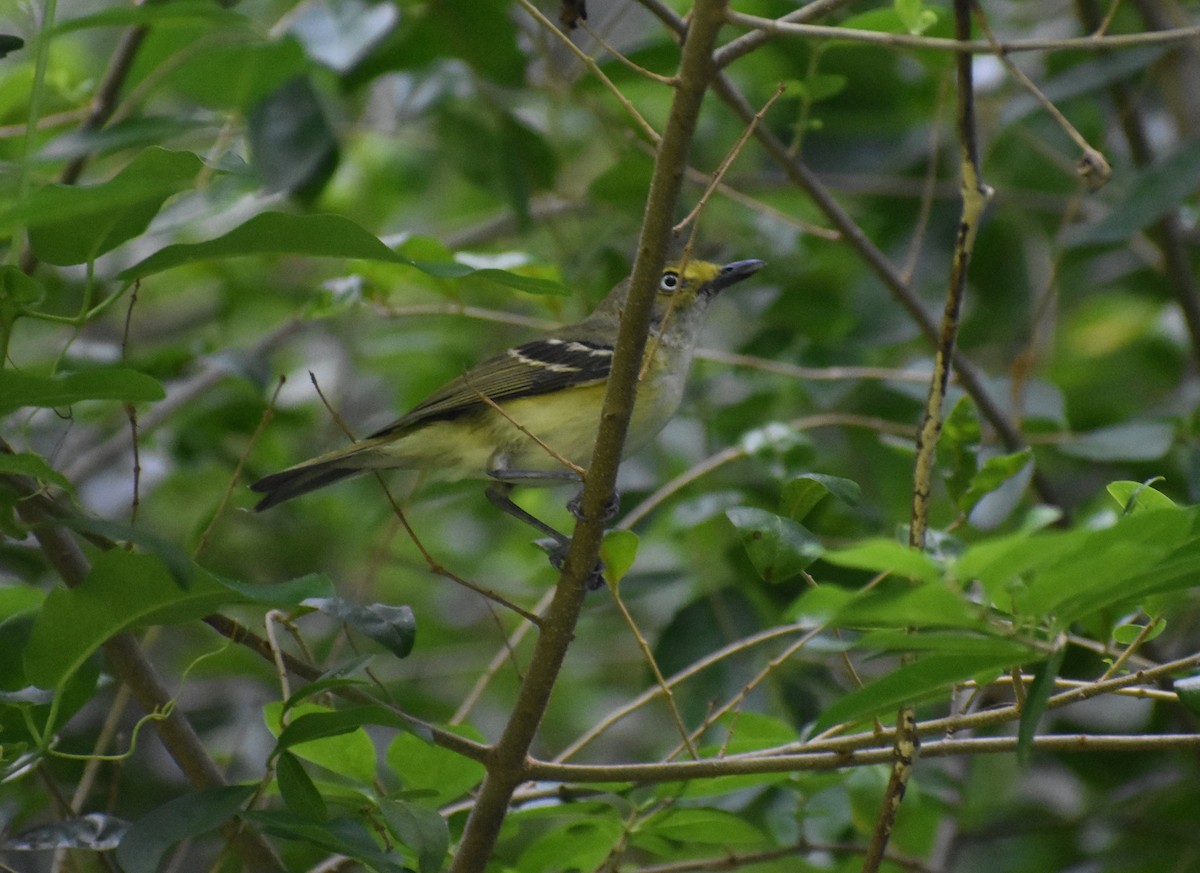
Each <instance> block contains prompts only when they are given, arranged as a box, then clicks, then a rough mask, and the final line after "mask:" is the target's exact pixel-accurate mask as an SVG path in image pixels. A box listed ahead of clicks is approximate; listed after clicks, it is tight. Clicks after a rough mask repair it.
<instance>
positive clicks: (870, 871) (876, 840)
mask: <svg viewBox="0 0 1200 873" xmlns="http://www.w3.org/2000/svg"><path fill="white" fill-rule="evenodd" d="M954 35H955V38H956V39H958V40H959V41H961V42H966V41H967V40H969V39H970V38H971V0H954ZM971 65H972V56H971V53H970V52H968V51H960V52H959V53H958V54H957V56H956V59H955V72H956V76H957V81H958V101H957V112H956V114H955V115H956V123H957V130H958V143H959V151H960V155H959V163H960V182H959V184H960V188H961V192H962V215H961V218H960V219H959V224H958V234H957V237H956V239H955V241H954V261H953V263H952V265H951V269H950V287H949V289H948V290H947V293H946V305H945V308H944V309H943V311H942V321H941V325H940V326H939V328H938V338H937V349H936V351H935V355H934V368H933V377H932V378H931V379H930V383H929V399H928V400H927V401H926V403H925V413H924V417H923V418H922V420H921V425H920V428H919V429H918V430H917V460H916V464H915V466H914V471H913V499H912V517H911V519H910V522H909V532H908V543H909V545H910V546H912V547H913V548H915V549H923V548H924V547H925V534H926V531H927V530H928V528H929V501H930V494H931V492H932V488H933V466H934V459H935V457H936V452H937V441H938V437H939V436H940V435H941V430H942V414H943V409H944V406H945V401H946V387H947V385H948V384H949V382H950V366H951V363H952V361H953V358H954V347H955V342H956V340H957V338H958V324H959V314H960V312H961V311H962V301H963V296H964V294H965V292H966V286H967V268H968V266H969V265H970V262H971V252H972V251H973V250H974V248H975V236H976V234H977V233H978V231H979V222H980V220H981V219H982V217H983V211H984V209H985V208H986V207H987V204H988V201H989V200H990V199H991V196H992V190H991V189H990V188H989V187H988V186H987V185H985V184H984V183H983V179H982V176H981V174H980V170H979V146H978V140H977V138H976V132H975V99H974V84H973V81H972V75H971ZM919 750H920V740H919V738H918V735H917V727H916V713H915V711H914V709H913V707H912V706H911V705H905V706H902V707H901V708H900V711H899V712H898V713H897V715H896V741H895V744H894V745H893V747H892V773H891V777H890V778H889V779H888V785H887V789H886V791H885V792H884V796H883V804H882V808H881V809H880V811H879V816H878V818H877V819H876V821H875V831H874V833H873V834H872V835H871V844H870V845H869V846H868V847H867V853H866V856H865V857H864V859H863V867H862V869H863V871H864V873H874V871H876V870H878V869H879V865H880V862H881V861H882V860H883V856H884V852H885V851H886V850H887V844H888V840H889V839H890V838H891V834H892V828H893V827H894V825H895V823H896V814H897V813H898V812H899V810H900V803H901V802H902V801H903V800H904V791H905V789H906V788H907V787H908V780H909V778H910V777H911V776H912V771H913V766H914V764H915V763H916V758H917V754H918V752H919Z"/></svg>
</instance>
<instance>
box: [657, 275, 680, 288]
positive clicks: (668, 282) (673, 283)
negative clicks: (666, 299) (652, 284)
mask: <svg viewBox="0 0 1200 873" xmlns="http://www.w3.org/2000/svg"><path fill="white" fill-rule="evenodd" d="M678 287H679V274H678V273H676V272H675V271H674V270H667V271H666V272H665V273H663V274H662V279H660V280H659V283H658V290H659V291H674V290H675V289H677V288H678Z"/></svg>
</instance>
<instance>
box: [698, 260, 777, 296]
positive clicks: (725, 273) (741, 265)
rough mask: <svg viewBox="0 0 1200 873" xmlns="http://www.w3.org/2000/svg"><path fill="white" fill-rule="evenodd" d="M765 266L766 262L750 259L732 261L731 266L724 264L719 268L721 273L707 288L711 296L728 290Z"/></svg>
mask: <svg viewBox="0 0 1200 873" xmlns="http://www.w3.org/2000/svg"><path fill="white" fill-rule="evenodd" d="M766 265H767V262H766V261H760V260H757V259H753V258H752V259H750V260H748V261H734V262H733V263H731V264H726V265H725V266H723V267H722V268H721V272H720V273H718V274H717V275H716V278H714V279H713V280H712V281H711V282H710V283H709V287H710V288H711V289H712V293H713V294H717V293H719V292H720V291H723V290H724V289H726V288H728V287H729V286H730V285H736V284H737V283H738V282H740V281H742V280H743V279H748V278H750V277H751V276H753V275H754V274H755V273H757V272H758V271H759V270H761V269H762V268H763V267H765V266H766Z"/></svg>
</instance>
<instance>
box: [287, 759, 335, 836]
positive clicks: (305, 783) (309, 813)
mask: <svg viewBox="0 0 1200 873" xmlns="http://www.w3.org/2000/svg"><path fill="white" fill-rule="evenodd" d="M275 781H276V782H277V783H278V785H279V795H280V796H281V797H282V798H283V802H284V803H286V804H287V808H288V809H290V810H291V811H292V812H294V813H296V815H299V816H302V817H304V818H313V819H318V820H319V819H324V818H328V817H329V810H328V808H327V807H326V806H325V798H323V797H322V796H321V792H320V791H318V790H317V786H315V785H314V784H313V781H312V779H310V778H309V776H308V773H306V772H305V771H304V765H303V764H301V763H300V759H299V758H297V757H296V756H295V755H293V754H292V753H291V752H281V753H280V755H279V757H277V758H276V759H275Z"/></svg>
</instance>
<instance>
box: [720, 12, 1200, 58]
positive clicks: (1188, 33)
mask: <svg viewBox="0 0 1200 873" xmlns="http://www.w3.org/2000/svg"><path fill="white" fill-rule="evenodd" d="M729 23H730V24H735V25H740V26H742V27H750V28H754V29H756V30H761V31H764V32H766V33H771V34H775V35H778V36H798V37H805V38H808V39H836V40H841V41H843V42H857V43H868V44H870V45H882V46H887V47H889V48H911V49H922V50H924V51H941V52H955V53H962V52H969V53H974V54H990V53H992V52H995V51H996V50H997V49H999V50H1000V51H1002V52H1006V53H1010V54H1011V53H1013V52H1035V51H1101V50H1104V49H1119V48H1133V47H1134V46H1142V45H1171V44H1174V43H1181V42H1188V41H1189V40H1193V39H1196V38H1197V37H1200V25H1198V26H1193V27H1176V28H1172V29H1171V30H1152V31H1150V32H1148V33H1129V34H1119V35H1117V36H1077V37H1067V38H1064V39H1011V40H1004V41H1002V42H998V43H996V44H995V45H993V44H992V43H990V42H988V41H987V40H986V39H968V40H961V41H960V40H956V39H946V38H943V37H936V36H911V35H909V34H906V33H883V32H879V31H874V30H855V29H854V28H849V27H828V26H826V25H821V24H792V23H790V22H787V21H783V20H782V19H774V18H762V17H761V16H758V15H747V14H745V13H742V12H730V13H729Z"/></svg>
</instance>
